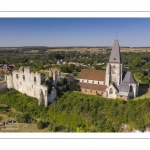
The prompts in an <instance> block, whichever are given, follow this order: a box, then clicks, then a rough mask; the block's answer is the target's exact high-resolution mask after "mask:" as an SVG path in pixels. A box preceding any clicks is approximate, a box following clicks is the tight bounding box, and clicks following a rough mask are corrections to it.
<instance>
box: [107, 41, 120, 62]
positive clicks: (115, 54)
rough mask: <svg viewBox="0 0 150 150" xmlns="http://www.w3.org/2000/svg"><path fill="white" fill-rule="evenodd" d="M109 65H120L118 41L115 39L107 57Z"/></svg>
mask: <svg viewBox="0 0 150 150" xmlns="http://www.w3.org/2000/svg"><path fill="white" fill-rule="evenodd" d="M109 63H120V64H121V63H122V60H121V55H120V46H119V41H118V40H117V39H116V40H115V41H114V44H113V47H112V51H111V54H110V57H109Z"/></svg>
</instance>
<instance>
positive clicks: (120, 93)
mask: <svg viewBox="0 0 150 150" xmlns="http://www.w3.org/2000/svg"><path fill="white" fill-rule="evenodd" d="M117 94H118V95H123V96H128V93H126V92H119V93H117Z"/></svg>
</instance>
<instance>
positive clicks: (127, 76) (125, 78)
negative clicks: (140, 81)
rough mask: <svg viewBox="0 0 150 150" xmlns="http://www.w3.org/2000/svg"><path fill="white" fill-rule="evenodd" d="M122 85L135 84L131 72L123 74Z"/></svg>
mask: <svg viewBox="0 0 150 150" xmlns="http://www.w3.org/2000/svg"><path fill="white" fill-rule="evenodd" d="M122 82H123V83H137V82H136V80H135V79H134V77H133V75H132V73H131V72H129V71H127V72H123V78H122Z"/></svg>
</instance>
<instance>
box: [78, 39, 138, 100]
mask: <svg viewBox="0 0 150 150" xmlns="http://www.w3.org/2000/svg"><path fill="white" fill-rule="evenodd" d="M138 89H139V83H137V81H136V80H135V78H134V76H133V75H132V73H131V72H129V71H127V72H125V71H123V63H122V59H121V55H120V46H119V41H118V40H115V41H114V43H113V47H112V51H111V54H110V57H109V62H108V63H107V65H106V71H105V70H89V69H82V71H81V75H80V82H79V84H78V90H79V91H80V92H82V93H85V94H92V95H101V96H103V97H106V98H114V99H115V98H120V99H124V100H128V99H132V98H135V97H137V96H138Z"/></svg>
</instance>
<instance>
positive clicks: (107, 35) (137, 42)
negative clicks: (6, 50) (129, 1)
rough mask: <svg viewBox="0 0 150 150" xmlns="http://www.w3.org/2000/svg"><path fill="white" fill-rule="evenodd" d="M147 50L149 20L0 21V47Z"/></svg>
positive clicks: (148, 44) (15, 19) (72, 19)
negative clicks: (139, 47)
mask: <svg viewBox="0 0 150 150" xmlns="http://www.w3.org/2000/svg"><path fill="white" fill-rule="evenodd" d="M116 32H117V39H119V43H120V46H131V47H132V46H150V18H0V47H5V46H6V47H7V46H8V47H9V46H112V44H113V41H114V39H116Z"/></svg>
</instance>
